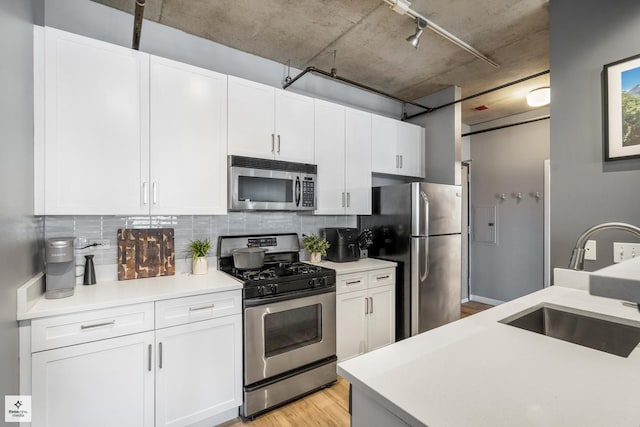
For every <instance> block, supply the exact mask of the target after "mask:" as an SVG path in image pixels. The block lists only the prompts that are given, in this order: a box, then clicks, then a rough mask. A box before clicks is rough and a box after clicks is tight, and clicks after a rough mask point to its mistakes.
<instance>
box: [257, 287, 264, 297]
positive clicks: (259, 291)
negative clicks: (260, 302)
mask: <svg viewBox="0 0 640 427" xmlns="http://www.w3.org/2000/svg"><path fill="white" fill-rule="evenodd" d="M258 295H260V296H263V295H264V286H258Z"/></svg>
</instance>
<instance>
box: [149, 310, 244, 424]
mask: <svg viewBox="0 0 640 427" xmlns="http://www.w3.org/2000/svg"><path fill="white" fill-rule="evenodd" d="M241 330H242V320H241V318H240V315H234V316H226V317H222V318H218V319H212V320H205V321H202V322H195V323H189V324H186V325H182V326H174V327H172V328H166V329H161V330H157V331H156V349H157V352H158V353H157V354H158V361H157V363H156V426H184V425H189V424H192V423H195V422H198V421H201V420H204V419H206V418H209V417H212V416H215V415H216V414H218V413H220V412H224V411H226V410H229V409H233V408H237V407H238V406H239V405H240V404H242V390H241V388H242V383H241V382H239V381H238V380H237V379H238V378H240V375H241V374H242V343H241V341H240V340H239V339H238V336H239V335H240V334H241V333H242V332H241Z"/></svg>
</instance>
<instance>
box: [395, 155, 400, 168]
mask: <svg viewBox="0 0 640 427" xmlns="http://www.w3.org/2000/svg"><path fill="white" fill-rule="evenodd" d="M399 168H400V156H398V155H397V154H396V169H399Z"/></svg>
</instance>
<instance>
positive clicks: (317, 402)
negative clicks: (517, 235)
mask: <svg viewBox="0 0 640 427" xmlns="http://www.w3.org/2000/svg"><path fill="white" fill-rule="evenodd" d="M491 307H492V306H490V305H487V304H482V303H478V302H475V301H470V302H468V303H464V304H462V306H461V307H460V311H461V314H460V316H461V317H467V316H471V315H473V314H476V313H478V312H480V311H483V310H486V309H488V308H491ZM349 424H350V416H349V381H347V380H345V379H344V378H341V377H338V382H337V383H335V384H334V385H332V386H331V387H327V388H325V389H323V390H320V391H317V392H315V393H313V394H310V395H309V396H306V397H304V398H302V399H299V400H296V401H295V402H291V403H289V404H288V405H285V406H282V407H280V408H278V409H274V410H273V411H270V412H267V413H266V414H264V415H262V416H260V417H258V418H256V419H255V420H253V421H248V422H246V423H243V422H242V421H241V420H240V419H239V418H236V419H235V420H231V421H228V422H226V423H224V424H221V425H220V426H221V427H244V426H250V427H325V426H326V427H342V426H344V427H348V426H349Z"/></svg>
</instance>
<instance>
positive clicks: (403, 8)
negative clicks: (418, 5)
mask: <svg viewBox="0 0 640 427" xmlns="http://www.w3.org/2000/svg"><path fill="white" fill-rule="evenodd" d="M384 1H385V3H387V4H388V5H389V6H390V7H391V9H393V10H394V11H395V12H397V13H399V14H400V15H408V16H410V17H411V18H413V19H415V20H416V22H418V23H419V22H420V21H421V20H422V21H424V22H426V24H427V26H426V27H427V28H428V29H430V30H431V31H433V32H434V33H436V34H438V35H439V36H441V37H444V38H445V39H447V40H449V41H450V42H451V43H453V44H455V45H456V46H458V47H460V48H462V49H464V50H466V51H467V52H469V53H470V54H472V55H473V56H475V57H476V58H478V59H480V60H481V61H484V62H486V63H487V64H489V65H491V66H492V67H495V68H499V67H500V64H498V63H497V62H495V61H493V60H492V59H490V58H489V57H487V56H486V55H484V54H483V53H482V52H480V51H479V50H477V49H476V48H474V47H473V46H471V45H470V44H468V43H466V42H465V41H463V40H461V39H459V38H458V37H456V36H454V35H453V34H451V33H450V32H449V31H447V30H445V29H444V28H442V27H441V26H439V25H438V24H436V23H435V22H433V21H431V20H429V19H427V18H425V17H424V16H422V15H421V14H419V13H418V12H416V11H415V10H413V9H411V2H409V1H407V0H384Z"/></svg>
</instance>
